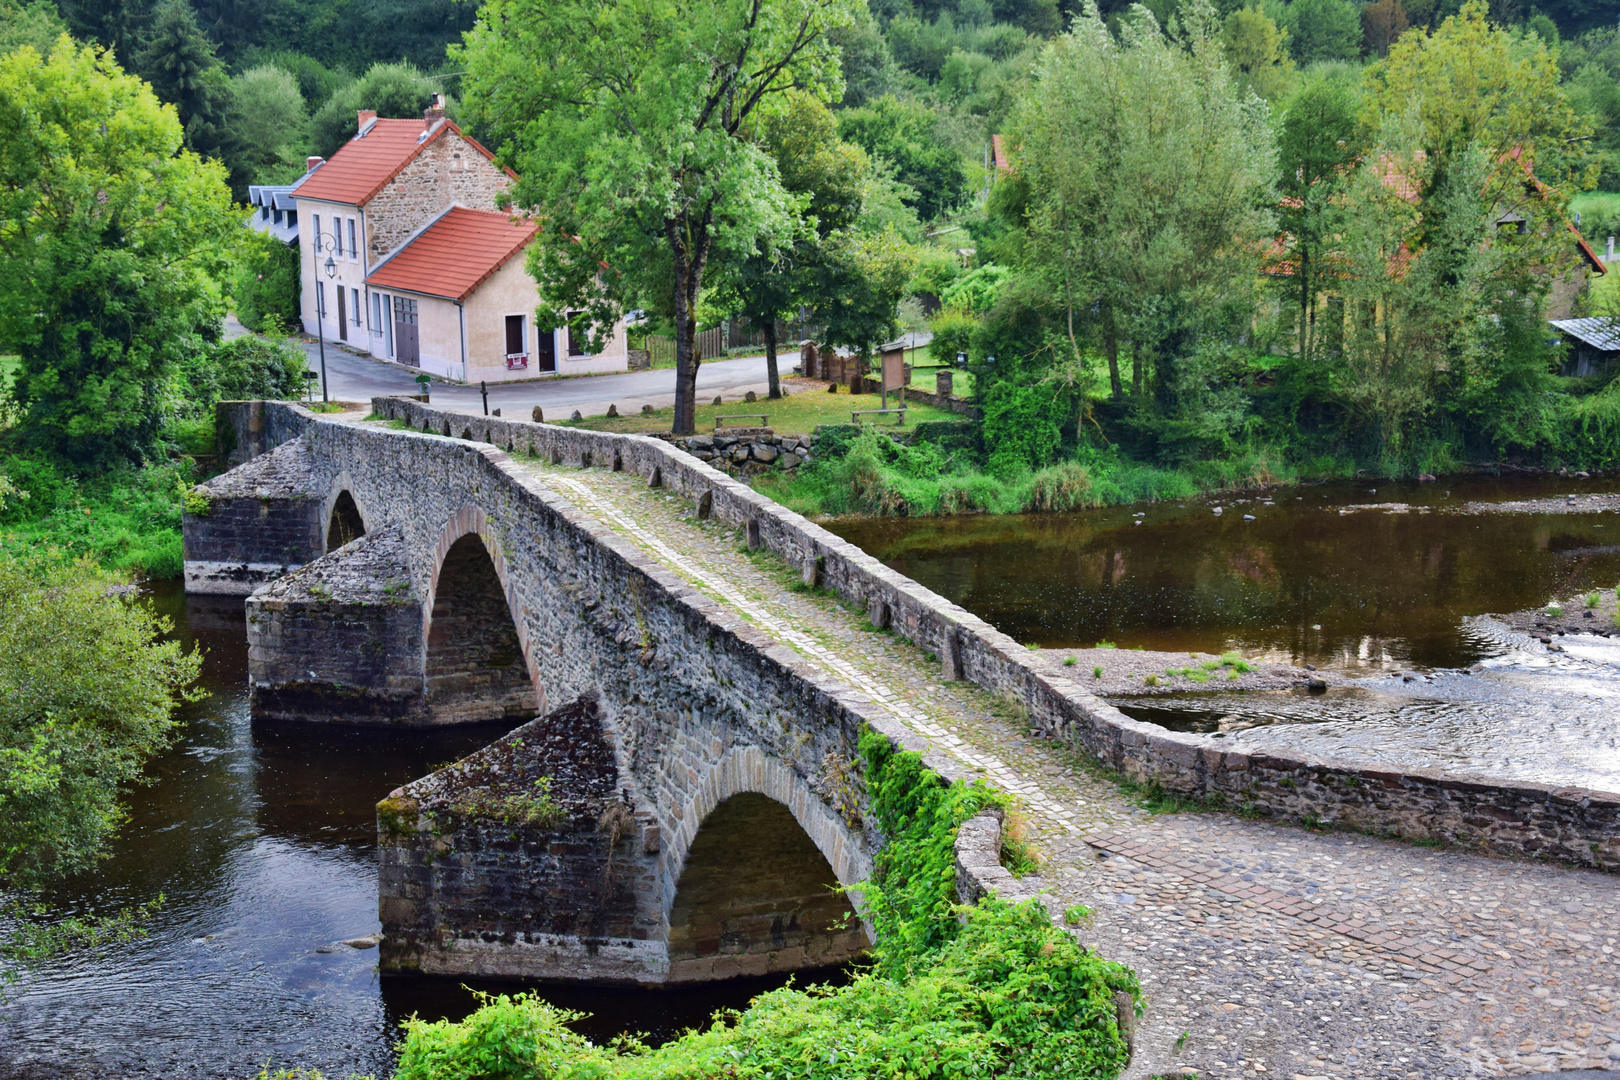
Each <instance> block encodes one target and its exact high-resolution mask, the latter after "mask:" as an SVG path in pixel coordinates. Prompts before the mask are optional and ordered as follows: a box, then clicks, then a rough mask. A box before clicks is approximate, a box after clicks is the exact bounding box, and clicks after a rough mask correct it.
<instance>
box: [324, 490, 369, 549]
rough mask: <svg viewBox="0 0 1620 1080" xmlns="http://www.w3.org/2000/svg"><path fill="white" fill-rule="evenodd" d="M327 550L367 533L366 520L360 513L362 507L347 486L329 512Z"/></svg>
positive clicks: (336, 547) (340, 492)
mask: <svg viewBox="0 0 1620 1080" xmlns="http://www.w3.org/2000/svg"><path fill="white" fill-rule="evenodd" d="M326 517H327V525H326V550H327V551H328V552H333V551H336V550H337V549H338V548H340V547H342V546H343V545H345V544H347V543H349V542H350V541H352V540H357V539H359V538H360V537H362V536H364V535H365V534H366V522H365V519H364V518H363V517H361V515H360V508H359V507H358V506H357V505H355V501H354V496H353V495H352V494H350V493H349V490H348V489H347V488H345V489H343V490H342V491H339V492H338V495H337V500H336V501H335V502H333V503H332V509H331V510H330V511H329V512H328V513H327V515H326Z"/></svg>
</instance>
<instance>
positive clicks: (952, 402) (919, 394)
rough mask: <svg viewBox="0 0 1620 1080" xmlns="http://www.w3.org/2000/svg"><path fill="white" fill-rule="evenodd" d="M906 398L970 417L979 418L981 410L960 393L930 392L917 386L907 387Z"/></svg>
mask: <svg viewBox="0 0 1620 1080" xmlns="http://www.w3.org/2000/svg"><path fill="white" fill-rule="evenodd" d="M906 400H907V401H915V402H917V403H918V404H920V405H932V406H934V408H936V409H949V410H951V412H953V413H956V414H958V415H960V416H966V417H968V418H970V419H973V420H977V419H978V418H979V410H978V409H976V408H974V407H973V403H972V402H971V401H969V400H968V399H967V398H965V397H962V396H960V395H958V394H930V393H929V392H928V391H927V390H923V389H921V388H919V387H916V386H908V387H906Z"/></svg>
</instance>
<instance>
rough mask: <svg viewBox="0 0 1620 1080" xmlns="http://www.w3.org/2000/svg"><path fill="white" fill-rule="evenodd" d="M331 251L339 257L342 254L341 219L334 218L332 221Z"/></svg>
mask: <svg viewBox="0 0 1620 1080" xmlns="http://www.w3.org/2000/svg"><path fill="white" fill-rule="evenodd" d="M332 251H333V252H334V253H336V254H337V255H338V257H339V258H341V257H342V255H343V219H342V218H336V219H334V220H333V222H332Z"/></svg>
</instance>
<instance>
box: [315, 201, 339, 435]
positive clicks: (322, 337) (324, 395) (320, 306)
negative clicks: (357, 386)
mask: <svg viewBox="0 0 1620 1080" xmlns="http://www.w3.org/2000/svg"><path fill="white" fill-rule="evenodd" d="M315 236H316V242H317V243H319V242H320V236H321V234H320V233H316V234H315ZM326 277H327V280H328V281H330V280H331V279H332V278H335V277H337V263H335V262H333V261H332V256H330V255H328V256H327V257H326ZM315 336H316V338H317V339H318V340H319V341H320V343H321V404H323V405H325V404H329V403H330V402H331V400H332V395H331V394H330V393H328V392H327V389H326V290H325V289H317V290H316V291H315Z"/></svg>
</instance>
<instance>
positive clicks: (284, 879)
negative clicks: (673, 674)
mask: <svg viewBox="0 0 1620 1080" xmlns="http://www.w3.org/2000/svg"><path fill="white" fill-rule="evenodd" d="M150 599H151V600H152V602H153V603H154V604H156V605H157V606H158V607H160V608H161V609H162V610H164V611H165V613H167V614H169V615H170V616H171V617H172V618H174V619H175V621H176V624H177V630H178V632H179V634H180V636H181V637H182V638H184V639H186V640H188V641H194V642H196V643H197V644H198V645H200V646H201V647H202V648H204V649H205V650H206V653H207V656H206V661H205V664H204V675H203V679H204V683H205V685H206V687H207V689H208V690H209V691H210V696H209V698H208V699H207V700H205V701H203V702H200V703H198V704H197V705H195V706H192V707H189V708H188V709H187V710H186V713H185V715H184V718H183V719H184V722H185V736H184V738H183V740H182V741H181V743H180V745H179V746H177V747H176V748H175V749H174V750H172V751H171V752H170V753H168V754H166V755H164V756H163V757H162V758H161V759H159V760H158V761H156V762H154V763H153V765H152V769H151V775H152V777H153V780H154V782H153V783H152V785H151V786H149V787H146V788H142V789H140V790H139V791H137V792H135V794H134V797H133V798H132V799H131V800H130V810H131V817H130V821H129V823H128V825H127V826H126V828H125V829H124V830H123V831H122V832H121V834H120V836H119V839H118V842H117V846H116V850H115V852H114V854H113V857H112V858H111V859H109V860H108V861H107V863H105V864H104V865H103V866H102V867H101V868H100V869H99V870H98V871H97V872H96V873H95V874H93V875H86V876H85V877H84V878H83V879H82V880H79V881H75V882H74V883H72V886H71V887H70V888H68V889H66V890H64V892H63V894H62V896H61V897H59V900H60V901H61V902H62V903H63V905H64V906H65V907H67V908H68V909H70V910H75V911H91V912H108V911H114V910H117V909H118V908H120V907H124V906H127V905H132V904H139V903H144V902H146V901H149V900H151V899H152V898H153V897H156V896H158V895H159V894H162V895H163V897H164V900H165V902H164V906H163V908H162V910H161V911H160V912H159V914H158V915H157V916H156V917H155V918H154V919H153V920H152V921H151V922H150V924H149V928H148V929H149V933H148V936H147V937H145V938H144V939H142V940H139V941H135V942H129V943H125V944H120V945H115V946H112V947H110V948H108V949H106V950H104V951H102V952H100V953H98V954H96V955H93V956H77V957H73V958H71V959H69V960H66V961H63V962H59V963H56V964H53V965H52V966H51V967H50V969H49V970H47V971H45V972H43V973H41V974H39V975H37V976H33V977H30V978H29V979H27V980H25V981H24V982H23V983H22V984H21V985H20V986H19V987H17V988H16V993H15V994H14V996H13V999H12V1000H11V1001H10V1002H8V1003H7V1004H5V1005H4V1006H0V1078H13V1077H16V1078H21V1077H28V1078H57V1077H75V1078H76V1077H96V1078H104V1077H109V1076H118V1077H129V1078H134V1077H171V1078H172V1077H176V1076H210V1077H247V1076H252V1075H254V1074H255V1073H256V1072H257V1071H258V1069H259V1067H260V1066H261V1065H263V1064H264V1063H265V1062H267V1061H268V1062H274V1063H277V1064H280V1065H289V1066H290V1065H301V1066H305V1067H311V1068H319V1069H321V1070H322V1071H324V1072H325V1073H326V1074H327V1075H328V1076H333V1077H343V1076H348V1075H349V1074H351V1073H373V1074H375V1075H377V1076H386V1075H387V1074H388V1073H389V1072H390V1071H391V1070H392V1066H393V1045H392V1044H393V1043H394V1041H395V1040H396V1039H397V1037H398V1025H399V1023H400V1021H402V1020H403V1019H404V1018H405V1017H407V1016H410V1015H411V1014H413V1013H418V1014H420V1015H422V1016H424V1017H429V1018H435V1019H436V1018H439V1017H451V1018H459V1017H461V1016H463V1015H465V1014H466V1013H467V1012H469V1011H470V1010H471V1009H472V1008H473V1006H474V1004H475V1002H474V1000H473V997H472V995H471V993H470V992H469V991H468V990H467V989H465V988H463V987H462V986H461V985H460V984H459V983H457V982H456V981H454V980H443V979H424V978H386V979H379V977H378V974H377V971H376V952H375V951H374V950H368V951H358V950H355V949H351V948H349V947H347V946H344V945H342V944H340V943H341V942H342V941H343V940H344V939H347V938H354V937H359V936H362V935H366V934H370V933H373V932H375V931H377V930H378V929H379V924H378V921H377V885H376V881H377V879H376V821H375V815H374V810H373V807H374V804H375V803H376V801H377V800H378V799H380V798H382V797H383V796H385V795H387V794H388V792H389V791H391V790H392V789H393V788H395V787H397V786H398V785H400V784H402V783H405V782H407V781H409V780H411V779H414V778H415V777H418V776H421V775H422V774H423V773H425V772H427V771H429V770H430V769H431V768H433V767H434V766H435V765H437V764H440V763H442V762H446V761H450V760H454V759H455V758H458V757H460V756H462V755H464V754H466V753H468V752H469V751H471V750H474V749H477V748H478V747H480V746H483V745H485V744H486V743H488V742H490V741H491V740H492V739H494V738H495V737H496V736H498V735H499V734H501V733H503V732H504V730H505V728H504V726H502V725H499V724H496V725H480V726H477V727H466V728H455V729H446V730H437V731H417V732H388V731H379V730H360V729H353V728H343V727H323V726H319V725H297V724H283V725H263V724H259V725H255V724H253V723H251V722H250V720H249V718H248V714H247V696H246V685H245V684H246V668H247V650H246V639H245V636H244V625H243V619H242V608H241V603H240V602H239V601H237V602H234V603H229V602H225V603H222V602H220V601H206V600H205V601H201V602H199V601H198V600H197V599H196V598H193V599H192V600H191V601H190V602H188V601H187V600H186V599H185V598H184V597H183V596H181V595H180V593H179V592H178V590H176V589H173V588H160V589H158V590H156V591H154V592H153V593H152V595H151V597H150ZM782 981H783V980H782V979H780V978H778V979H773V980H767V981H762V982H759V983H741V982H739V983H729V984H724V985H721V986H717V987H711V988H706V989H705V990H703V991H700V992H692V991H681V992H679V993H660V992H656V991H644V992H634V991H625V990H615V991H595V992H592V991H587V990H570V989H556V988H551V989H548V990H547V991H546V996H547V997H548V998H550V999H551V1000H554V1001H555V1002H556V1003H558V1004H560V1005H562V1006H564V1007H567V1008H573V1009H577V1010H579V1011H583V1012H592V1013H595V1014H597V1015H596V1017H595V1019H594V1020H590V1021H585V1022H582V1023H581V1025H580V1030H582V1031H584V1032H585V1033H587V1034H591V1035H594V1036H597V1037H600V1038H607V1037H609V1036H612V1035H615V1034H618V1033H620V1032H623V1031H627V1030H628V1031H645V1032H648V1033H649V1034H651V1035H652V1036H654V1037H655V1038H659V1039H661V1038H667V1037H668V1036H670V1035H672V1034H674V1033H675V1032H677V1031H679V1030H680V1029H682V1028H684V1027H687V1026H691V1025H694V1024H701V1023H702V1022H703V1021H704V1020H705V1019H706V1018H707V1017H708V1016H709V1014H710V1013H711V1012H712V1011H713V1010H714V1009H717V1008H721V1007H735V1006H741V1005H742V1004H743V1003H745V1002H746V1001H747V999H748V998H749V997H750V996H752V994H754V993H757V992H759V990H761V989H764V988H766V987H768V986H774V985H780V984H781V982H782ZM805 981H807V980H806V977H805V976H801V977H800V982H801V983H802V982H805ZM481 985H487V986H488V988H489V989H501V990H511V989H516V988H521V987H517V986H515V985H514V984H499V985H489V984H481Z"/></svg>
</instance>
